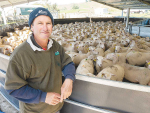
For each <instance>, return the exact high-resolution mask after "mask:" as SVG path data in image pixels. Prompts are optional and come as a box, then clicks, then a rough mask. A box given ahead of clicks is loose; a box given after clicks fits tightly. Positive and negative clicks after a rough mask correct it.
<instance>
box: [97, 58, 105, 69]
mask: <svg viewBox="0 0 150 113" xmlns="http://www.w3.org/2000/svg"><path fill="white" fill-rule="evenodd" d="M103 60H104V57H102V56H98V57H97V59H96V63H97V64H98V66H99V67H102V63H103Z"/></svg>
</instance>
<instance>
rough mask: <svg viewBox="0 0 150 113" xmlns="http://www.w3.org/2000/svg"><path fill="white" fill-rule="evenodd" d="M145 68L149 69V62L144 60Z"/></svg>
mask: <svg viewBox="0 0 150 113" xmlns="http://www.w3.org/2000/svg"><path fill="white" fill-rule="evenodd" d="M145 67H146V68H148V69H150V61H149V60H146V63H145Z"/></svg>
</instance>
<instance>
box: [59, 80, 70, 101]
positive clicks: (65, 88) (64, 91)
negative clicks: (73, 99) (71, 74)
mask: <svg viewBox="0 0 150 113" xmlns="http://www.w3.org/2000/svg"><path fill="white" fill-rule="evenodd" d="M72 88H73V81H72V80H71V79H65V81H64V83H63V85H62V87H61V99H60V102H62V101H63V99H66V98H68V97H69V96H70V95H71V93H72Z"/></svg>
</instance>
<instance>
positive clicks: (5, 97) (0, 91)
mask: <svg viewBox="0 0 150 113" xmlns="http://www.w3.org/2000/svg"><path fill="white" fill-rule="evenodd" d="M0 94H1V95H2V96H3V98H5V99H6V101H7V102H8V103H9V104H11V105H12V106H13V107H14V108H15V109H16V110H18V111H19V108H17V107H16V106H15V105H14V104H13V103H12V102H11V101H10V100H9V99H8V98H7V97H6V96H5V95H4V94H3V93H2V92H1V90H0Z"/></svg>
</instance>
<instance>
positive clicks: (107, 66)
mask: <svg viewBox="0 0 150 113" xmlns="http://www.w3.org/2000/svg"><path fill="white" fill-rule="evenodd" d="M30 33H31V31H30V29H29V27H24V28H23V29H22V30H19V29H15V32H13V33H12V32H8V33H7V34H8V36H7V37H6V36H5V37H3V38H2V39H0V52H1V53H3V54H6V55H9V54H11V53H12V51H13V49H15V47H17V46H18V45H19V44H20V43H22V42H23V41H25V40H26V39H27V37H28V35H29V34H30ZM51 38H53V39H55V40H56V41H57V42H58V43H60V44H61V45H62V46H63V47H64V49H65V52H66V53H67V54H68V55H69V56H70V57H71V58H72V60H73V62H74V63H75V66H76V73H79V74H83V75H87V76H92V77H99V78H104V79H110V80H115V81H123V79H124V78H125V79H126V80H128V81H130V82H133V83H139V84H141V85H150V62H149V61H150V42H149V41H150V38H149V37H145V38H142V37H140V36H137V35H136V34H133V35H131V34H130V33H128V32H125V24H124V23H122V22H119V21H116V22H111V21H108V22H103V21H101V22H89V23H87V22H75V23H70V24H57V25H55V26H54V27H53V32H52V35H51Z"/></svg>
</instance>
